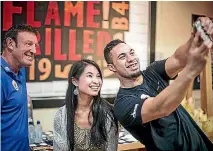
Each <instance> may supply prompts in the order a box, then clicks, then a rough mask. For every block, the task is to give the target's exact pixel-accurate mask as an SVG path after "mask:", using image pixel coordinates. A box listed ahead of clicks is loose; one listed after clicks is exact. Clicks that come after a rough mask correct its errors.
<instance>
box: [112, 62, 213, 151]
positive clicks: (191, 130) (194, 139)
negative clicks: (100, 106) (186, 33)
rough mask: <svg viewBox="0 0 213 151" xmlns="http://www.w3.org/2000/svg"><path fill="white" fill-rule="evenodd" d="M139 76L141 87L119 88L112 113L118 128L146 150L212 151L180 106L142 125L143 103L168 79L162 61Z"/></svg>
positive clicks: (157, 92)
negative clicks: (168, 113)
mask: <svg viewBox="0 0 213 151" xmlns="http://www.w3.org/2000/svg"><path fill="white" fill-rule="evenodd" d="M141 74H142V76H143V83H142V84H141V85H138V86H136V87H133V88H120V89H119V92H118V95H117V98H116V100H115V109H114V110H115V115H116V117H117V119H118V120H119V122H120V123H121V125H122V126H123V127H124V128H125V129H126V130H128V131H129V132H130V133H131V134H132V135H133V136H134V137H135V138H136V139H138V140H139V141H140V142H141V143H143V144H144V145H145V146H146V149H147V151H213V144H212V143H211V141H210V140H209V139H208V137H207V136H206V135H205V134H204V133H203V132H202V130H201V129H200V128H199V126H198V125H197V124H196V122H195V121H194V120H193V119H192V118H191V116H190V115H189V114H188V112H187V111H186V110H185V109H184V108H183V107H182V106H181V105H179V107H178V108H177V109H176V110H175V111H174V112H172V113H171V114H170V115H169V116H166V117H163V118H159V119H156V120H153V121H151V122H148V123H145V124H143V119H142V118H141V108H142V105H143V103H144V101H145V100H146V98H147V97H155V96H156V95H158V94H159V93H160V92H161V91H162V90H163V89H164V88H166V87H167V86H168V85H169V84H168V81H169V80H170V78H169V77H168V75H167V74H166V71H165V60H162V61H157V62H154V63H153V64H151V65H150V66H149V67H148V68H147V69H146V70H144V71H142V72H141Z"/></svg>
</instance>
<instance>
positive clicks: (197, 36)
mask: <svg viewBox="0 0 213 151" xmlns="http://www.w3.org/2000/svg"><path fill="white" fill-rule="evenodd" d="M200 36H201V33H200V32H197V33H196V34H195V36H194V39H193V42H192V45H191V48H196V47H199V46H200V45H201V43H202V40H201V38H200Z"/></svg>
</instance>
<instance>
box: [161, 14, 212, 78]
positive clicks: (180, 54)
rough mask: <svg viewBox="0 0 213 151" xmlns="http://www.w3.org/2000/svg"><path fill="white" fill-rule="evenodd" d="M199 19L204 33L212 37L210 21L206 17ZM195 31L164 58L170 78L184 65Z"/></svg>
mask: <svg viewBox="0 0 213 151" xmlns="http://www.w3.org/2000/svg"><path fill="white" fill-rule="evenodd" d="M199 20H200V21H201V24H202V26H203V28H204V30H205V31H206V33H207V34H208V35H211V36H212V37H213V23H212V21H211V20H210V19H209V18H208V17H200V18H199ZM195 31H196V30H194V32H193V33H192V34H191V36H190V38H189V39H188V40H187V42H186V43H184V44H183V45H181V46H180V47H178V48H177V49H176V51H175V53H174V54H173V55H172V56H171V57H169V58H168V59H167V60H166V64H165V69H166V72H167V74H168V76H169V77H170V78H173V77H174V76H175V75H177V74H178V73H179V72H180V71H181V70H182V69H183V68H184V67H185V66H186V63H187V58H188V56H189V50H190V48H191V45H192V43H193V39H194V36H195Z"/></svg>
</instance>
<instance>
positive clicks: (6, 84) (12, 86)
mask: <svg viewBox="0 0 213 151" xmlns="http://www.w3.org/2000/svg"><path fill="white" fill-rule="evenodd" d="M1 150H2V151H29V141H28V108H27V89H26V78H25V68H21V69H20V70H19V72H18V74H14V73H13V72H12V71H11V69H10V67H9V65H8V64H7V63H6V62H5V60H4V59H3V58H2V57H1Z"/></svg>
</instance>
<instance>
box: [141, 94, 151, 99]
mask: <svg viewBox="0 0 213 151" xmlns="http://www.w3.org/2000/svg"><path fill="white" fill-rule="evenodd" d="M149 97H150V96H149V95H146V94H141V99H147V98H149Z"/></svg>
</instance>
